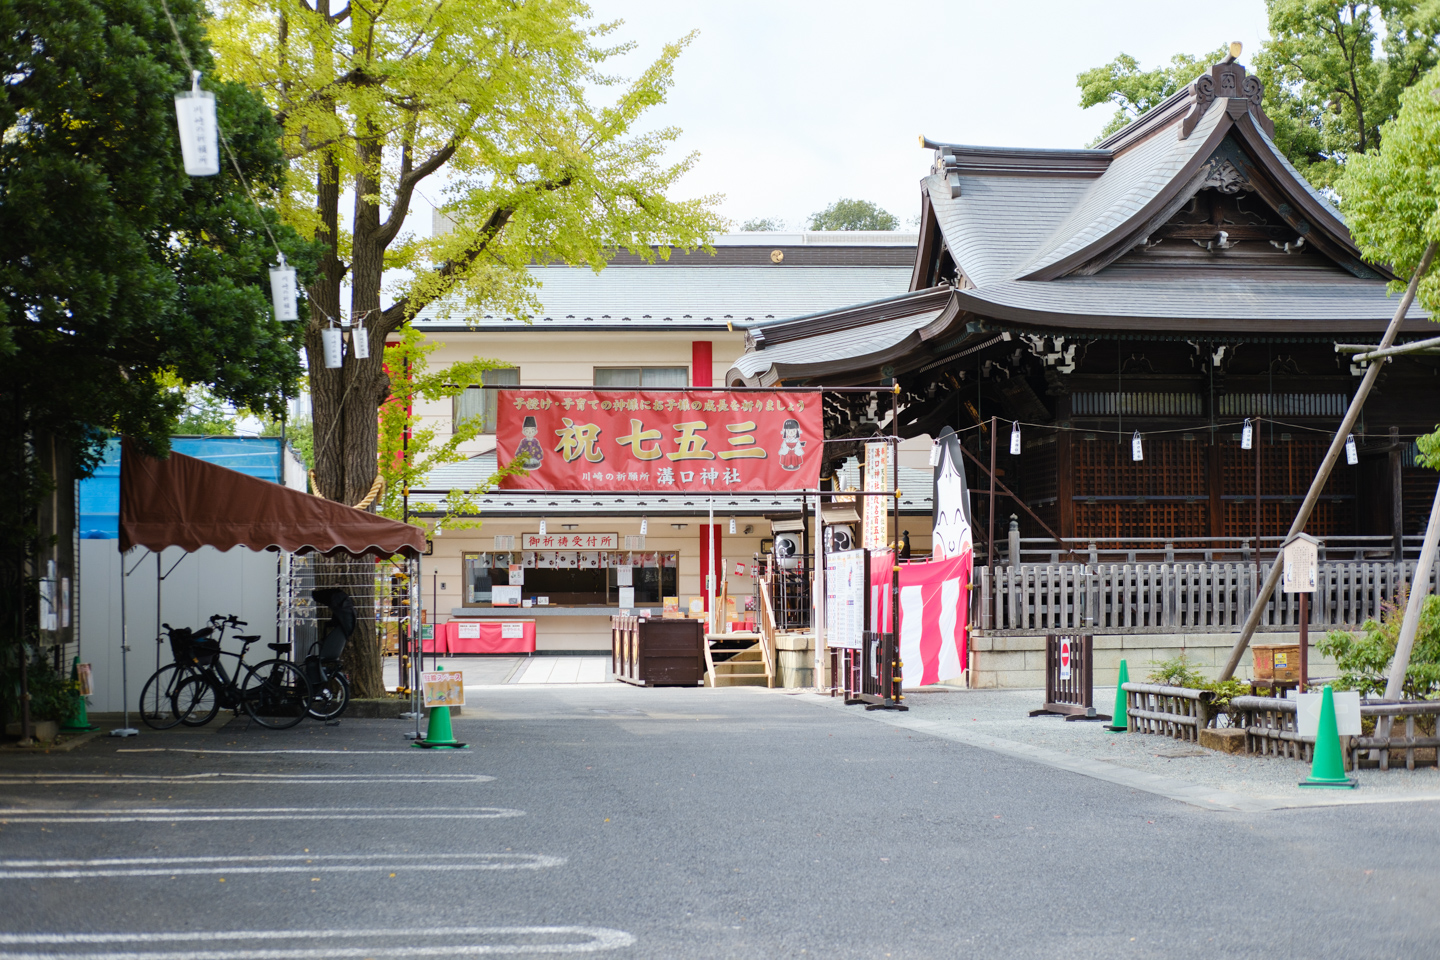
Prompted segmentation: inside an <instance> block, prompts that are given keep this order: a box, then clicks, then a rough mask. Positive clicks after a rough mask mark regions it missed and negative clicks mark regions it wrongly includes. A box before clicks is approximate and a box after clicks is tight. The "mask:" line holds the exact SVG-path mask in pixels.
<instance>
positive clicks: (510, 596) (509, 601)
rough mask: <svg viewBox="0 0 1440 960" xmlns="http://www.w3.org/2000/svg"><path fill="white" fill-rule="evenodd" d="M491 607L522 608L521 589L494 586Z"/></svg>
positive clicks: (491, 591) (491, 590)
mask: <svg viewBox="0 0 1440 960" xmlns="http://www.w3.org/2000/svg"><path fill="white" fill-rule="evenodd" d="M490 605H491V606H495V607H518V606H520V588H519V587H513V586H512V587H502V586H494V587H491V588H490Z"/></svg>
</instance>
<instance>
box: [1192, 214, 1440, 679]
mask: <svg viewBox="0 0 1440 960" xmlns="http://www.w3.org/2000/svg"><path fill="white" fill-rule="evenodd" d="M1437 246H1440V244H1437V243H1435V242H1433V241H1432V242H1431V243H1430V244H1429V245H1428V246H1427V247H1426V248H1425V255H1424V256H1422V257H1421V258H1420V263H1419V265H1418V266H1416V268H1415V273H1414V274H1413V275H1411V277H1410V284H1409V286H1407V287H1406V288H1405V295H1404V296H1403V297H1401V298H1400V302H1399V303H1398V304H1397V305H1396V307H1395V315H1394V316H1393V317H1391V319H1390V325H1389V326H1388V327H1386V328H1385V335H1384V336H1383V337H1381V338H1380V347H1379V349H1381V350H1384V349H1385V348H1387V347H1389V346H1390V345H1391V344H1392V343H1394V342H1395V335H1396V334H1397V333H1399V332H1400V325H1401V324H1402V323H1404V322H1405V314H1407V313H1409V312H1410V305H1411V304H1412V303H1414V302H1415V293H1416V291H1417V290H1418V289H1419V288H1420V279H1421V278H1422V277H1424V276H1425V274H1426V272H1427V271H1429V269H1430V264H1431V262H1432V261H1433V260H1434V259H1435V250H1436V247H1437ZM1380 366H1381V365H1380V364H1379V363H1376V362H1374V361H1371V363H1370V364H1369V365H1368V366H1367V367H1366V368H1365V377H1364V378H1363V379H1362V380H1361V381H1360V386H1359V387H1357V388H1356V390H1355V396H1354V397H1352V398H1351V399H1350V407H1349V409H1347V410H1346V411H1345V419H1343V420H1342V421H1340V428H1339V429H1338V430H1336V431H1335V438H1334V439H1333V440H1331V441H1330V449H1329V450H1327V451H1326V452H1325V459H1324V460H1322V461H1321V462H1320V469H1319V470H1317V471H1316V472H1315V479H1314V480H1313V481H1311V483H1310V490H1309V492H1308V493H1306V494H1305V502H1304V503H1302V504H1300V510H1299V512H1298V513H1296V514H1295V520H1294V522H1293V523H1291V524H1290V533H1289V535H1288V536H1287V537H1286V538H1285V539H1287V540H1288V539H1290V537H1293V536H1295V535H1296V534H1297V533H1301V532H1303V531H1304V529H1305V524H1306V523H1308V522H1309V520H1310V514H1311V512H1312V511H1313V510H1314V509H1315V504H1316V503H1317V502H1318V501H1319V500H1320V491H1321V490H1323V489H1325V484H1326V483H1327V482H1328V481H1329V479H1330V471H1331V470H1332V469H1333V468H1334V466H1335V461H1336V460H1338V459H1339V458H1340V451H1341V450H1342V449H1344V447H1345V438H1346V437H1348V436H1349V435H1350V432H1351V431H1352V430H1354V429H1355V421H1356V420H1358V419H1360V411H1361V409H1363V408H1364V406H1365V400H1366V398H1367V397H1369V396H1370V390H1371V389H1372V388H1373V387H1374V386H1375V381H1376V379H1378V378H1379V376H1380ZM1284 569H1285V564H1284V562H1283V560H1282V558H1281V557H1280V556H1279V555H1278V554H1277V555H1276V558H1275V561H1274V562H1273V563H1271V565H1270V572H1269V573H1268V574H1266V576H1265V582H1264V583H1262V584H1261V585H1260V589H1259V591H1258V592H1257V593H1256V595H1255V605H1254V606H1253V607H1251V608H1250V615H1249V616H1248V617H1246V618H1245V626H1244V627H1243V628H1242V629H1241V631H1240V639H1238V640H1236V641H1235V646H1234V647H1233V648H1232V649H1231V650H1230V660H1229V661H1228V662H1227V663H1226V664H1225V669H1223V670H1222V671H1220V679H1221V680H1229V679H1230V678H1231V677H1233V676H1234V675H1235V668H1236V667H1238V666H1240V658H1241V657H1242V656H1244V655H1245V648H1246V647H1248V646H1250V638H1251V637H1253V636H1254V635H1255V628H1256V627H1258V626H1259V625H1260V617H1261V615H1262V614H1263V613H1264V610H1265V606H1266V604H1268V603H1269V602H1270V597H1271V596H1272V595H1273V594H1274V592H1275V585H1276V584H1277V583H1279V582H1280V574H1281V573H1282V572H1283V571H1284ZM1396 653H1397V654H1398V653H1399V651H1398V650H1397V651H1396Z"/></svg>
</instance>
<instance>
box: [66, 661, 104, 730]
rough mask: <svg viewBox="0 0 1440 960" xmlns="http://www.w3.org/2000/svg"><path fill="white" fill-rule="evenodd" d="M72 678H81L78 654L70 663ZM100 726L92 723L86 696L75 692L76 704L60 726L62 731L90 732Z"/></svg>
mask: <svg viewBox="0 0 1440 960" xmlns="http://www.w3.org/2000/svg"><path fill="white" fill-rule="evenodd" d="M70 679H71V680H79V679H80V658H79V657H78V656H77V657H76V658H75V662H74V663H72V664H71V665H70ZM99 729H100V728H99V727H96V726H92V725H91V723H90V714H89V711H88V710H86V708H85V698H84V697H82V696H81V695H80V694H79V692H78V691H77V692H76V694H75V705H74V707H72V708H71V711H70V719H69V720H66V721H65V722H64V723H63V724H61V726H60V732H61V733H88V732H89V731H91V730H99Z"/></svg>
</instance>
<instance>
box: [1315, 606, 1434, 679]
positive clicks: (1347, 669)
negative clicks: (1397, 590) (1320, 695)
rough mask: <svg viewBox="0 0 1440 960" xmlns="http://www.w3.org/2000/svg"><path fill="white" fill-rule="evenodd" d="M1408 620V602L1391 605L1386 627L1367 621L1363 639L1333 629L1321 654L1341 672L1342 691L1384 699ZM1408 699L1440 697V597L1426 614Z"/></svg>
mask: <svg viewBox="0 0 1440 960" xmlns="http://www.w3.org/2000/svg"><path fill="white" fill-rule="evenodd" d="M1404 619H1405V597H1404V595H1403V594H1402V595H1401V596H1400V597H1399V598H1398V599H1397V601H1396V603H1394V604H1386V606H1385V610H1384V613H1383V614H1382V615H1381V618H1380V622H1379V623H1377V622H1375V621H1374V620H1367V621H1365V623H1364V625H1363V626H1362V627H1361V628H1360V631H1359V633H1358V634H1352V633H1348V632H1346V631H1344V630H1332V631H1330V632H1329V633H1328V634H1326V635H1325V638H1324V639H1323V640H1321V641H1320V642H1319V644H1318V647H1319V649H1320V652H1321V653H1323V654H1324V655H1325V656H1327V657H1331V658H1333V659H1334V661H1335V665H1336V666H1337V667H1339V668H1340V679H1339V682H1338V683H1337V684H1336V688H1337V689H1340V690H1359V691H1360V695H1361V696H1362V697H1372V696H1381V695H1383V694H1384V692H1385V683H1386V679H1387V674H1388V672H1389V669H1390V661H1391V660H1392V659H1394V656H1395V646H1396V644H1397V643H1398V642H1399V639H1400V625H1401V623H1402V622H1403V621H1404ZM1403 689H1404V695H1405V697H1406V698H1407V699H1430V698H1432V697H1434V696H1435V695H1436V694H1437V693H1440V597H1434V596H1432V597H1426V598H1425V603H1424V605H1423V606H1422V607H1421V609H1420V625H1419V628H1418V629H1417V630H1416V633H1415V647H1414V650H1413V651H1412V652H1411V654H1410V665H1409V666H1408V667H1407V669H1406V671H1405V685H1404V688H1403Z"/></svg>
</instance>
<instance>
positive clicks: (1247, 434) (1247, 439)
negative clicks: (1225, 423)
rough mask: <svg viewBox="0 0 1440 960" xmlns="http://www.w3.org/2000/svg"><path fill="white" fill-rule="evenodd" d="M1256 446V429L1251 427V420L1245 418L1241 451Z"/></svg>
mask: <svg viewBox="0 0 1440 960" xmlns="http://www.w3.org/2000/svg"><path fill="white" fill-rule="evenodd" d="M1253 446H1255V428H1254V427H1253V426H1251V425H1250V418H1249V417H1246V418H1245V425H1244V426H1242V427H1241V428H1240V449H1241V450H1249V449H1250V448H1251V447H1253Z"/></svg>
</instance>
